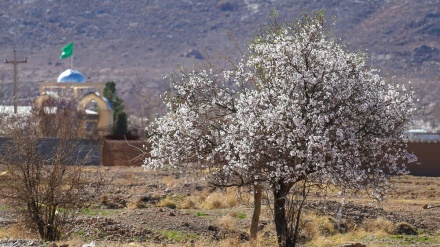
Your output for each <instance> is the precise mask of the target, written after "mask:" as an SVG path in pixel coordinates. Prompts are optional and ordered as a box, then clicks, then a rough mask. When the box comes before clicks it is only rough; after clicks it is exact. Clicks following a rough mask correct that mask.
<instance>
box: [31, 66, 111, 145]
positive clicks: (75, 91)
mask: <svg viewBox="0 0 440 247" xmlns="http://www.w3.org/2000/svg"><path fill="white" fill-rule="evenodd" d="M104 88H105V83H101V82H86V79H85V76H84V75H83V74H82V73H81V72H79V71H77V70H72V69H68V70H66V71H64V72H63V73H61V74H60V75H59V76H58V80H57V82H46V83H41V84H40V96H38V97H37V98H36V99H35V102H34V104H36V105H41V104H42V103H43V102H44V101H45V100H48V99H50V98H56V97H58V96H59V95H61V94H63V95H66V94H68V95H71V96H72V97H74V98H75V99H76V100H77V102H78V105H77V109H78V110H79V111H82V112H83V113H84V116H85V117H83V120H82V123H81V128H80V129H81V131H82V132H81V133H79V134H80V136H82V137H94V138H96V137H98V136H104V135H108V134H110V133H111V131H112V128H113V110H112V106H111V104H110V103H109V101H108V100H107V99H106V98H105V97H104V96H103V93H104ZM92 135H98V136H92Z"/></svg>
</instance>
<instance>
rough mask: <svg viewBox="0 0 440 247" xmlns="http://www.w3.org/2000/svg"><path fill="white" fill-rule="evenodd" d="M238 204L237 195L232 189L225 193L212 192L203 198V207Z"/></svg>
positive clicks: (229, 206) (218, 207)
mask: <svg viewBox="0 0 440 247" xmlns="http://www.w3.org/2000/svg"><path fill="white" fill-rule="evenodd" d="M237 205H238V199H237V195H236V194H235V191H233V190H227V191H226V193H220V192H214V193H211V194H209V195H208V196H207V197H206V198H205V202H204V208H206V209H210V210H211V209H221V208H232V207H235V206H237Z"/></svg>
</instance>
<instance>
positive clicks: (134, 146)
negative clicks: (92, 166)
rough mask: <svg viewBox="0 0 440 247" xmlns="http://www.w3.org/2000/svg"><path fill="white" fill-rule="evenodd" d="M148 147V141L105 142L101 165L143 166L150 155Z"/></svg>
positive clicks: (102, 148) (102, 147)
mask: <svg viewBox="0 0 440 247" xmlns="http://www.w3.org/2000/svg"><path fill="white" fill-rule="evenodd" d="M146 145H147V143H146V141H125V140H120V141H119V140H103V141H102V146H101V165H103V166H141V165H142V164H143V160H144V159H145V158H147V157H148V155H149V153H147V152H146V151H147V150H146V148H145V146H146Z"/></svg>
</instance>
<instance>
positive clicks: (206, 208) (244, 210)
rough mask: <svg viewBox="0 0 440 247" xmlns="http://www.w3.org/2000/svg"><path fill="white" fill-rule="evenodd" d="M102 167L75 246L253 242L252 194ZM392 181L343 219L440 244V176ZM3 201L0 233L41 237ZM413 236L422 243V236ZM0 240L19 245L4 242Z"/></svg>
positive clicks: (73, 230) (266, 236)
mask: <svg viewBox="0 0 440 247" xmlns="http://www.w3.org/2000/svg"><path fill="white" fill-rule="evenodd" d="M96 169H99V170H100V171H101V174H103V175H104V176H103V179H102V181H101V183H100V192H99V193H98V194H97V195H95V196H94V197H91V198H90V201H89V202H88V204H87V205H84V206H85V209H82V210H81V211H80V212H79V215H78V216H77V217H76V218H75V219H73V220H72V224H71V226H70V229H69V231H68V233H67V235H66V237H65V239H63V240H62V241H60V243H68V244H69V246H82V245H83V244H84V243H89V242H90V241H95V242H96V243H97V245H96V246H162V245H174V246H220V245H218V243H219V241H224V240H228V239H229V242H230V241H232V240H231V239H233V240H234V241H236V242H234V243H236V244H244V245H246V244H248V239H249V236H248V229H249V226H250V219H251V217H252V209H251V206H252V203H251V198H252V197H251V196H250V194H249V193H247V192H244V191H242V192H241V193H238V191H237V190H233V189H229V190H219V189H215V188H210V187H209V186H208V185H207V183H206V181H204V179H203V176H204V174H200V173H184V172H176V171H173V172H171V171H169V172H166V171H160V172H159V171H143V169H142V168H141V167H100V168H96V167H88V168H86V169H85V171H86V172H87V173H88V176H96V173H95V170H96ZM90 178H91V177H90ZM393 182H394V183H395V189H394V190H393V191H390V193H389V194H388V196H387V197H386V198H385V200H384V201H383V202H382V203H380V204H378V203H376V202H374V201H372V200H370V199H368V197H367V196H365V195H361V194H359V195H358V196H356V197H353V198H346V204H344V206H343V210H342V213H343V216H342V222H345V223H346V227H347V231H354V229H355V228H356V227H359V226H362V224H363V223H364V222H365V221H367V220H369V219H377V218H384V219H386V220H387V221H390V222H392V223H394V224H398V223H399V222H408V223H409V224H410V225H411V226H412V227H414V228H415V229H417V231H418V232H419V233H421V234H425V235H426V234H427V235H428V237H429V238H430V239H432V241H428V243H425V242H423V246H440V243H437V242H436V241H437V240H439V237H438V236H439V235H440V189H439V188H440V178H438V177H437V178H435V177H434V178H429V177H412V176H405V177H399V178H395V179H393ZM237 195H241V196H240V197H237ZM340 200H341V199H340V198H338V197H337V196H336V193H334V194H332V193H329V194H327V195H326V196H322V195H321V194H320V193H314V194H313V195H312V196H311V197H310V201H309V202H308V203H307V205H306V213H313V214H317V215H319V216H321V217H327V218H329V219H334V218H335V215H336V213H337V211H338V208H339V207H340V205H341V204H340ZM1 208H2V210H0V219H2V220H1V223H0V226H1V228H2V232H3V233H4V234H3V235H2V234H0V238H3V239H4V240H3V241H6V240H5V239H8V238H9V239H18V238H20V239H24V238H32V236H34V237H35V235H29V234H27V235H26V234H23V231H21V232H20V231H18V233H17V234H16V235H15V236H14V235H12V236H11V235H10V231H9V233H8V230H7V229H11V228H12V227H13V226H14V224H16V221H17V215H16V214H15V213H14V211H13V210H12V209H10V208H8V207H6V206H4V205H2V206H1ZM270 208H271V207H270V204H267V205H265V206H264V207H263V214H262V216H261V222H260V242H259V246H274V245H275V243H276V239H275V231H274V227H273V225H272V221H271V217H272V216H271V210H270ZM348 228H350V229H348ZM0 232H1V231H0ZM5 233H6V234H9V236H7V237H6V236H5ZM20 234H21V235H20ZM425 235H423V236H425ZM432 236H434V237H432ZM386 239H388V238H386ZM355 240H356V239H355ZM7 241H11V240H7ZM375 241H376V242H377V241H378V240H374V239H373V240H369V239H366V238H365V237H364V238H362V239H360V240H359V242H363V243H367V244H369V243H374V244H375V245H372V246H382V245H380V244H379V245H378V244H377V243H376V242H375ZM381 241H384V240H383V239H382V240H381ZM387 241H388V240H387ZM393 241H394V240H393ZM396 241H397V242H396ZM396 241H395V242H391V244H390V245H388V244H389V243H388V242H387V244H383V246H407V245H406V242H405V241H406V240H405V241H403V240H402V241H401V240H396ZM399 241H400V242H399ZM408 241H409V243H410V244H411V243H412V246H418V241H419V240H418V239H411V240H408ZM411 241H412V242H411ZM420 241H421V240H420ZM200 243H202V244H200ZM420 243H422V242H420ZM3 244H4V243H3ZM41 244H42V246H45V244H44V243H41ZM0 246H13V245H7V244H4V245H2V242H0ZM17 246H20V245H17ZM22 246H26V245H25V244H22ZM222 246H234V244H230V245H222ZM327 246H332V245H327ZM334 246H337V245H334ZM368 246H370V245H368Z"/></svg>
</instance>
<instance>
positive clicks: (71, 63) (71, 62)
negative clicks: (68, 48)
mask: <svg viewBox="0 0 440 247" xmlns="http://www.w3.org/2000/svg"><path fill="white" fill-rule="evenodd" d="M70 69H72V70H73V54H72V56H70Z"/></svg>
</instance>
